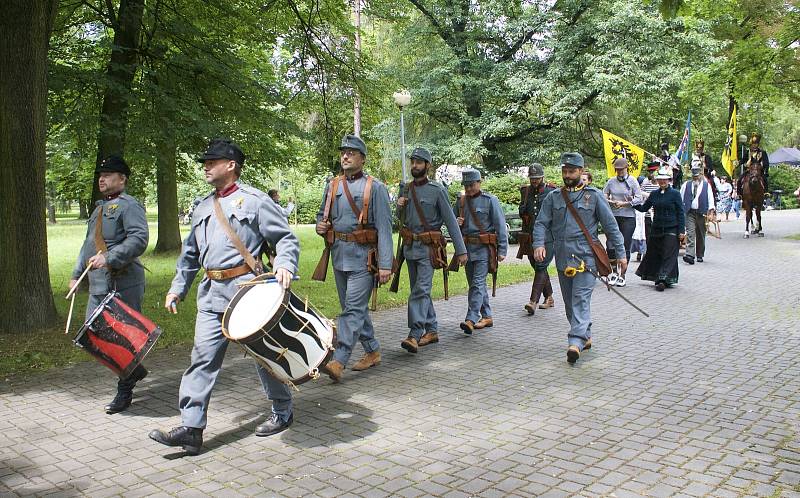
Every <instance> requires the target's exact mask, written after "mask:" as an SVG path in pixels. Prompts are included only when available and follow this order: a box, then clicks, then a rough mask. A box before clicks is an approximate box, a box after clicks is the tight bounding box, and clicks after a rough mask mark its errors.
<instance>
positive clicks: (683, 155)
mask: <svg viewBox="0 0 800 498" xmlns="http://www.w3.org/2000/svg"><path fill="white" fill-rule="evenodd" d="M691 141H692V111H689V117H687V118H686V128H684V129H683V137H681V143H679V144H678V150H677V151H675V157H677V158H678V161H679V162H681V163H687V162H689V144H690V143H691Z"/></svg>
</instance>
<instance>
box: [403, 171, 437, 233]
mask: <svg viewBox="0 0 800 498" xmlns="http://www.w3.org/2000/svg"><path fill="white" fill-rule="evenodd" d="M408 190H409V192H411V200H412V201H414V209H416V211H417V217H418V218H419V221H420V223H422V226H423V227H424V228H425V231H426V232H430V231H432V229H431V226H430V225H429V224H428V220H427V219H426V218H425V213H423V212H422V206H420V205H419V199H417V190H416V187H415V185H414V182H411V183H410V184H409V186H408Z"/></svg>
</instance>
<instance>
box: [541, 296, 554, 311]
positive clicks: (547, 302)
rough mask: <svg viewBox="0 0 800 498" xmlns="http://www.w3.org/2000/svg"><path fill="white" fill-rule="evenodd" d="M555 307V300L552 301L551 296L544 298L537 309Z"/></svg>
mask: <svg viewBox="0 0 800 498" xmlns="http://www.w3.org/2000/svg"><path fill="white" fill-rule="evenodd" d="M555 305H556V301H555V299H553V296H547V297H546V298H544V302H543V303H542V304H540V305H539V309H542V310H546V309H549V308H552V307H553V306H555Z"/></svg>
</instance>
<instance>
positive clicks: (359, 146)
mask: <svg viewBox="0 0 800 498" xmlns="http://www.w3.org/2000/svg"><path fill="white" fill-rule="evenodd" d="M342 149H355V150H357V151H359V152H361V153H362V154H364V156H365V157H366V155H367V144H365V143H364V141H363V140H361V138H360V137H357V136H355V135H345V136H344V137H342V145H340V146H339V150H342Z"/></svg>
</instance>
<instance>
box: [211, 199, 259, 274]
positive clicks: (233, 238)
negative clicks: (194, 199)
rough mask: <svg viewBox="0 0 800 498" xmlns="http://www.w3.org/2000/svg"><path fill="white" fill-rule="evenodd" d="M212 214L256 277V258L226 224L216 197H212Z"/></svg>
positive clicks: (226, 220) (257, 266) (227, 223)
mask: <svg viewBox="0 0 800 498" xmlns="http://www.w3.org/2000/svg"><path fill="white" fill-rule="evenodd" d="M214 214H216V215H217V221H218V222H219V224H220V225H221V226H222V228H223V229H224V230H225V233H226V234H227V235H228V239H230V241H231V242H232V243H233V246H234V247H235V248H236V250H237V251H239V254H241V255H242V258H244V262H245V263H246V264H247V266H249V267H250V269H251V270H253V273H255V274H256V275H258V274H259V273H261V271H260V265H258V264H257V263H256V258H254V257H253V255H252V254H250V251H248V250H247V248H246V247H245V246H244V244H243V243H242V239H240V238H239V236H238V235H236V232H234V231H233V227H232V226H231V224H230V223H229V222H228V218H226V217H225V213H223V212H222V206H220V204H219V199H218V198H217V196H216V195H215V196H214Z"/></svg>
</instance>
